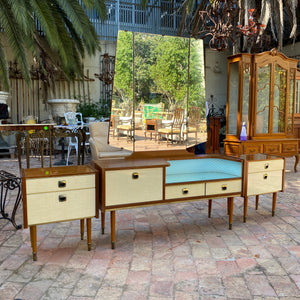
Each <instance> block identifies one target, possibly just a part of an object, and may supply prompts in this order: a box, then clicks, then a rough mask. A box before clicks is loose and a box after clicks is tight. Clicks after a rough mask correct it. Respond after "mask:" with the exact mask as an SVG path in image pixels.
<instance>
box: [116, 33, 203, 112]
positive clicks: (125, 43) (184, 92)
mask: <svg viewBox="0 0 300 300" xmlns="http://www.w3.org/2000/svg"><path fill="white" fill-rule="evenodd" d="M133 43H134V44H133ZM189 43H190V45H189ZM189 46H190V47H189ZM189 48H190V53H189ZM133 63H134V65H133ZM133 70H134V73H133ZM133 78H134V81H133ZM133 90H134V93H133ZM134 97H135V104H136V107H138V105H139V104H140V103H148V104H150V103H153V104H155V103H159V102H163V103H164V104H165V108H167V109H170V110H173V109H174V107H177V106H181V107H184V108H186V107H187V102H189V106H202V107H204V111H203V113H204V114H205V104H204V102H205V87H204V71H203V51H202V41H196V40H189V39H186V38H178V37H170V36H161V35H153V34H143V33H135V34H134V36H133V33H132V32H119V37H118V44H117V55H116V76H115V80H114V96H113V99H114V100H115V104H116V107H122V106H123V107H124V106H127V107H129V106H131V107H132V101H133V99H134ZM127 110H129V109H127Z"/></svg>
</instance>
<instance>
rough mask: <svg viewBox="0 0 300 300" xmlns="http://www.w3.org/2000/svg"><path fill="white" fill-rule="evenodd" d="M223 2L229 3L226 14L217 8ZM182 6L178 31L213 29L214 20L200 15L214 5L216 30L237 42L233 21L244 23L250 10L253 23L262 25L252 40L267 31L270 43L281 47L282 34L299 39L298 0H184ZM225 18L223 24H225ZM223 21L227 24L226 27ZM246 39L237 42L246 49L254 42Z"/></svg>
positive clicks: (196, 34)
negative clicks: (240, 42) (216, 19)
mask: <svg viewBox="0 0 300 300" xmlns="http://www.w3.org/2000/svg"><path fill="white" fill-rule="evenodd" d="M225 2H226V5H228V6H230V10H229V14H228V15H227V12H228V11H226V10H224V11H221V10H222V7H223V5H224V3H225ZM182 8H183V10H182V16H183V18H182V22H181V26H180V33H179V34H182V33H183V32H184V31H185V30H186V31H188V32H189V33H190V35H191V36H193V37H195V38H204V37H206V36H209V35H210V33H209V31H210V30H212V29H213V30H214V29H215V27H216V26H217V25H216V24H214V21H215V18H213V20H212V19H209V18H204V17H203V12H205V11H211V10H212V9H216V10H218V12H217V13H218V14H219V13H221V14H223V15H222V16H221V20H220V23H219V24H218V25H220V26H219V27H218V28H219V29H220V34H223V33H225V34H228V38H229V39H232V41H233V42H234V43H235V45H237V41H238V40H239V38H240V37H241V36H240V35H238V34H237V30H236V28H237V25H238V24H242V25H248V24H249V18H250V17H251V14H252V13H253V10H254V14H253V16H254V17H255V18H256V21H257V23H258V24H263V25H264V26H263V27H260V30H259V32H258V34H257V39H256V41H255V42H256V43H257V42H258V41H261V39H262V38H263V35H264V34H265V35H266V34H268V35H269V36H270V39H271V40H272V46H273V45H275V46H276V47H277V48H278V49H279V50H281V49H282V47H283V40H284V35H285V36H286V35H288V37H289V39H290V40H294V41H295V40H299V31H298V32H297V18H300V1H299V0H184V2H183V5H182ZM297 14H298V15H297ZM219 17H220V15H219ZM224 19H225V22H224ZM226 22H227V24H225V23H226ZM207 24H212V27H210V28H208V27H209V26H207ZM224 24H225V25H228V26H227V28H226V26H224ZM230 25H231V27H230ZM222 30H223V32H222ZM226 30H229V31H226ZM246 42H247V38H244V43H243V45H242V46H241V48H243V49H242V50H244V51H245V50H247V49H246V48H247V47H248V51H249V50H251V47H253V46H255V45H253V44H251V45H249V43H248V44H247V43H246ZM226 46H227V45H226ZM249 48H250V49H249ZM220 49H221V48H220ZM223 49H224V48H223Z"/></svg>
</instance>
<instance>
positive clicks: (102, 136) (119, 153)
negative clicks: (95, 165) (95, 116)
mask: <svg viewBox="0 0 300 300" xmlns="http://www.w3.org/2000/svg"><path fill="white" fill-rule="evenodd" d="M89 131H90V147H91V153H92V158H93V159H94V160H97V159H103V158H124V157H126V156H129V155H131V154H132V151H129V150H125V149H123V148H119V147H114V146H111V145H109V144H108V135H109V122H93V123H90V124H89Z"/></svg>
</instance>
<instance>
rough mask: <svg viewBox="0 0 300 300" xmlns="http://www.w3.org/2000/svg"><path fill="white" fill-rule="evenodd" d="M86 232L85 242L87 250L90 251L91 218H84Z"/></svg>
mask: <svg viewBox="0 0 300 300" xmlns="http://www.w3.org/2000/svg"><path fill="white" fill-rule="evenodd" d="M86 233H87V244H88V251H91V247H92V219H91V218H87V219H86Z"/></svg>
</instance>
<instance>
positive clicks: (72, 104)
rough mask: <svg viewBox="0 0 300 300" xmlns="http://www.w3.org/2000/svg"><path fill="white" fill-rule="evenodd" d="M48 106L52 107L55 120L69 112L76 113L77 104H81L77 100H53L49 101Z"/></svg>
mask: <svg viewBox="0 0 300 300" xmlns="http://www.w3.org/2000/svg"><path fill="white" fill-rule="evenodd" d="M48 104H50V105H51V110H52V116H53V117H54V118H56V117H60V118H63V117H64V113H65V112H68V111H74V112H76V109H77V104H79V100H75V99H51V100H48Z"/></svg>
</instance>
